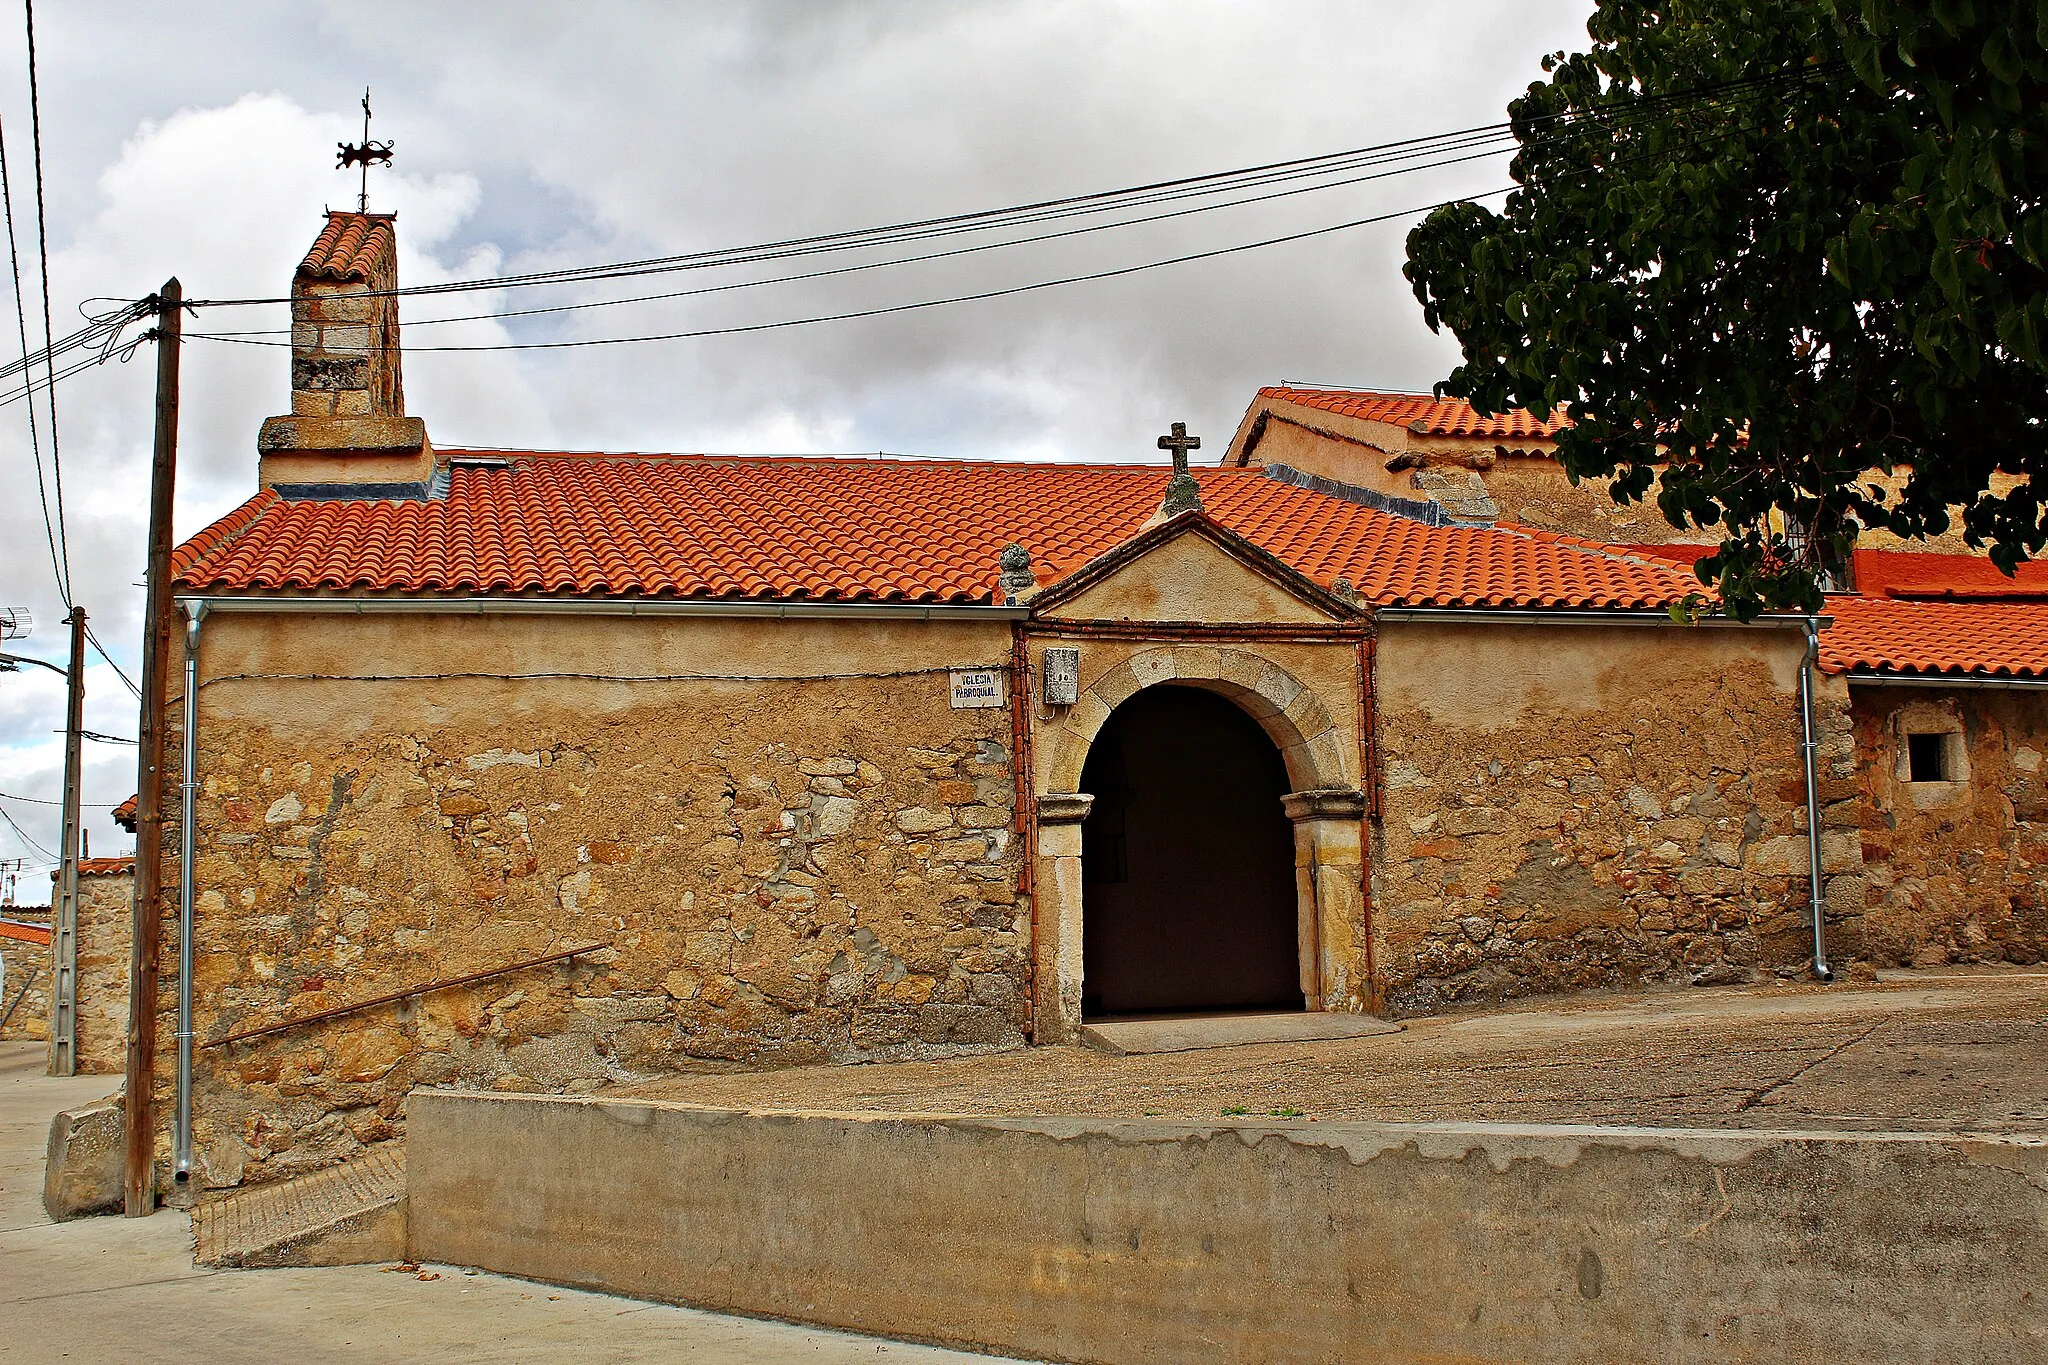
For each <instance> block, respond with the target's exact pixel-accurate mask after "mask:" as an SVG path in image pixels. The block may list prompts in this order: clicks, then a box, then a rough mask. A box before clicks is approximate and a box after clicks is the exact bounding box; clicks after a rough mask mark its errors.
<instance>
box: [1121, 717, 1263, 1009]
mask: <svg viewBox="0 0 2048 1365" xmlns="http://www.w3.org/2000/svg"><path fill="white" fill-rule="evenodd" d="M1287 789H1288V782H1287V765H1286V764H1285V762H1283V761H1282V759H1281V757H1280V751H1279V750H1278V749H1277V748H1275V747H1274V745H1273V741H1272V740H1270V739H1268V738H1267V737H1266V732H1265V731H1263V730H1261V729H1260V728H1259V725H1258V722H1256V721H1254V720H1253V719H1252V718H1251V717H1250V716H1248V715H1246V714H1245V713H1244V712H1243V711H1241V710H1239V709H1238V708H1237V707H1236V706H1234V705H1232V704H1231V703H1230V702H1229V701H1227V700H1225V699H1224V698H1222V697H1220V696H1217V695H1216V694H1215V693H1213V692H1205V691H1203V690H1201V689H1200V688H1194V687H1175V686H1171V685H1166V686H1159V687H1148V688H1146V689H1145V690H1144V691H1142V692H1139V693H1138V694H1137V695H1136V696H1133V697H1132V698H1131V699H1130V700H1129V701H1126V702H1125V703H1124V704H1123V705H1122V706H1120V707H1118V708H1117V709H1116V712H1115V714H1113V715H1111V716H1110V718H1109V721H1108V723H1106V724H1105V725H1104V726H1103V727H1102V731H1101V733H1100V734H1098V735H1097V736H1096V737H1095V743H1094V745H1093V746H1092V747H1091V748H1090V749H1089V751H1088V762H1087V764H1086V765H1085V766H1084V767H1083V769H1082V772H1081V790H1082V791H1084V792H1089V793H1092V794H1093V795H1094V797H1095V804H1094V806H1093V807H1092V808H1091V809H1090V811H1089V813H1088V820H1087V823H1085V824H1084V825H1082V827H1081V881H1082V888H1083V890H1082V911H1081V970H1082V986H1081V1012H1082V1014H1084V1015H1086V1016H1088V1017H1091V1018H1100V1017H1102V1016H1104V1015H1115V1014H1164V1013H1175V1012H1192V1011H1204V1010H1253V1009H1267V1010H1271V1009H1296V1010H1298V1009H1301V1008H1302V1007H1303V1003H1302V995H1301V972H1300V966H1299V958H1298V951H1299V950H1298V944H1297V930H1296V908H1295V889H1294V830H1293V827H1292V825H1290V824H1289V823H1288V820H1287V815H1286V812H1285V811H1283V810H1282V809H1281V806H1280V798H1281V797H1282V796H1284V795H1285V794H1286V792H1287Z"/></svg>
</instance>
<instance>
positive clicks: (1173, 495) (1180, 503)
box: [1159, 422, 1202, 518]
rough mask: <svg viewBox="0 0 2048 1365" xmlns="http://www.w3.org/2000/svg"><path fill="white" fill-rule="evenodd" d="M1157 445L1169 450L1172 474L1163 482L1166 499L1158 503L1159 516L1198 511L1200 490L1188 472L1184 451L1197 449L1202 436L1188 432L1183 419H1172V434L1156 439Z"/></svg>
mask: <svg viewBox="0 0 2048 1365" xmlns="http://www.w3.org/2000/svg"><path fill="white" fill-rule="evenodd" d="M1159 448H1160V449H1161V450H1170V451H1172V452H1173V477H1172V478H1171V479H1168V480H1167V481H1166V501H1164V502H1162V503H1160V504H1159V515H1160V517H1162V518H1165V517H1177V516H1179V515H1180V514H1181V513H1183V512H1199V511H1201V510H1202V489H1201V485H1199V484H1197V483H1196V482H1195V476H1194V475H1192V474H1190V473H1188V452H1189V451H1190V450H1200V449H1201V448H1202V438H1201V437H1199V436H1190V435H1188V424H1187V423H1186V422H1175V423H1174V424H1173V431H1172V433H1171V434H1169V435H1166V436H1162V437H1160V438H1159Z"/></svg>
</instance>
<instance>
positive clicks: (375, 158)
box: [334, 85, 391, 213]
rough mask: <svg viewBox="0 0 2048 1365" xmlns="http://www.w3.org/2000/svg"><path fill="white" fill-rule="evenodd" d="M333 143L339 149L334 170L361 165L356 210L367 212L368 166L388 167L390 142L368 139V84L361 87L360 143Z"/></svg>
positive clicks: (368, 191) (368, 207) (368, 209)
mask: <svg viewBox="0 0 2048 1365" xmlns="http://www.w3.org/2000/svg"><path fill="white" fill-rule="evenodd" d="M334 145H335V146H336V147H337V148H338V149H339V150H338V151H337V152H336V153H335V157H334V168H335V169H336V170H338V171H345V170H347V169H348V168H349V167H351V166H361V167H362V168H363V180H362V188H361V190H360V191H359V192H358V193H357V194H356V212H357V213H368V212H369V211H370V167H371V166H385V167H388V166H390V165H391V144H390V143H389V142H372V141H370V87H369V86H367V85H366V86H364V87H363V141H362V145H361V146H354V145H351V144H349V143H346V142H337V143H335V144H334Z"/></svg>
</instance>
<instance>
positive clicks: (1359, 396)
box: [1259, 388, 1571, 440]
mask: <svg viewBox="0 0 2048 1365" xmlns="http://www.w3.org/2000/svg"><path fill="white" fill-rule="evenodd" d="M1259 397H1261V398H1273V399H1278V400H1280V401H1281V402H1284V403H1293V404H1295V405H1297V406H1299V407H1304V408H1315V409H1317V410H1319V411H1322V412H1333V413H1336V414H1337V415H1338V416H1340V417H1357V418H1360V419H1362V420H1364V421H1368V422H1386V423H1389V424H1391V425H1394V426H1399V427H1406V428H1407V429H1408V430H1409V431H1412V432H1414V433H1415V434H1416V435H1418V436H1485V437H1493V438H1506V439H1519V440H1528V439H1535V440H1548V439H1550V438H1551V437H1553V436H1555V435H1556V434H1557V433H1558V432H1560V431H1562V430H1564V429H1565V428H1566V427H1568V426H1570V425H1571V423H1570V422H1569V421H1567V420H1566V419H1565V418H1564V417H1562V416H1560V415H1553V416H1552V417H1551V419H1550V420H1549V421H1547V422H1539V421H1538V420H1536V418H1535V416H1534V415H1533V414H1531V413H1529V412H1526V411H1524V410H1523V409H1521V408H1516V409H1515V410H1514V411H1512V412H1507V413H1502V414H1501V415H1500V416H1498V417H1481V416H1480V415H1479V414H1478V412H1476V411H1474V409H1473V407H1472V405H1471V404H1470V403H1467V402H1465V401H1463V400H1462V399H1457V398H1432V397H1430V396H1428V395H1427V394H1415V393H1363V392H1359V391H1357V390H1353V389H1292V388H1271V389H1260V390H1259Z"/></svg>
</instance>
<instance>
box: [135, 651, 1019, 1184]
mask: <svg viewBox="0 0 2048 1365" xmlns="http://www.w3.org/2000/svg"><path fill="white" fill-rule="evenodd" d="M745 625H746V626H747V627H748V632H746V633H741V634H737V635H736V634H733V633H731V632H730V631H728V632H727V633H726V634H724V635H721V634H720V630H719V629H718V628H716V623H694V622H692V623H674V622H670V623H649V622H633V623H628V624H621V623H618V622H615V621H612V622H602V623H590V622H573V623H563V624H561V625H560V626H559V627H557V626H555V625H554V624H553V623H547V622H523V623H519V624H513V623H507V622H503V621H484V622H462V623H454V624H451V623H445V622H444V623H439V624H436V625H433V626H432V627H431V628H429V627H428V626H427V625H426V623H419V624H418V625H416V626H414V625H408V626H403V627H401V626H397V625H392V624H390V623H388V622H386V623H377V622H374V621H373V622H369V623H363V624H354V623H336V622H322V621H319V620H317V619H308V618H296V619H292V620H288V621H279V622H275V623H271V624H267V625H265V626H263V627H261V628H260V629H261V630H262V631H264V632H267V634H266V635H264V636H263V637H262V638H250V637H251V635H252V634H253V632H254V631H255V630H256V629H257V627H255V626H254V625H253V624H243V623H240V622H235V623H232V624H231V627H230V628H231V629H239V630H240V631H242V632H243V634H242V635H240V636H230V635H229V633H228V631H227V630H223V631H222V633H221V638H220V639H219V640H218V642H217V643H215V644H212V645H210V646H209V649H210V650H211V651H213V652H210V653H208V654H206V655H204V656H203V657H204V658H207V659H208V660H209V661H211V662H210V666H209V674H210V675H211V674H215V673H240V672H244V671H245V670H252V668H253V667H257V666H262V667H263V671H265V672H270V671H272V670H273V669H275V666H276V665H277V664H278V663H279V662H281V661H283V660H285V659H287V658H289V657H292V655H293V654H294V653H297V654H298V656H299V657H300V658H302V659H303V660H304V663H303V664H302V665H301V667H303V668H304V670H305V671H307V672H338V671H343V666H342V665H340V664H338V663H327V664H323V663H322V661H321V656H322V654H323V653H324V652H326V651H334V652H335V655H336V656H337V657H338V656H340V655H348V656H350V657H352V658H354V659H355V660H356V662H355V663H354V664H353V669H354V671H357V672H359V673H360V672H367V671H369V667H368V666H369V665H370V664H372V663H377V662H378V660H377V659H376V658H375V651H378V650H383V651H385V653H384V655H383V659H382V664H383V665H387V666H388V665H390V664H392V663H393V662H394V660H393V659H392V658H391V655H392V653H394V652H400V651H398V650H396V649H395V648H394V645H395V643H402V644H403V645H404V646H405V647H406V649H408V650H410V651H411V652H412V653H413V655H414V657H412V658H411V659H409V660H407V661H406V662H407V663H408V664H409V668H408V669H407V671H435V670H437V669H446V670H448V671H455V670H456V669H458V668H467V667H469V666H471V665H474V664H476V663H479V662H481V660H482V659H483V658H484V657H486V656H488V657H489V658H490V659H491V660H492V664H491V666H492V668H493V670H502V671H503V672H507V673H518V672H528V671H542V669H543V668H545V669H558V668H574V669H577V670H579V671H588V672H603V673H610V672H611V670H612V669H614V668H616V669H617V670H618V671H619V672H620V673H625V672H628V671H629V669H628V668H627V666H626V665H627V662H628V661H630V663H631V664H632V665H634V667H632V668H631V669H630V671H631V672H632V673H634V674H636V675H639V674H647V673H661V672H673V673H686V672H695V671H696V668H697V667H702V666H703V665H704V663H705V662H707V661H715V662H718V663H721V664H722V665H723V667H722V668H721V669H720V671H721V672H730V673H755V672H759V673H761V674H764V675H766V674H769V673H770V672H771V671H772V670H771V669H770V667H768V666H767V665H768V664H770V663H772V662H774V660H770V659H764V658H762V657H761V655H762V653H763V651H764V649H767V648H772V649H773V651H774V653H775V655H776V656H778V657H779V659H780V661H781V665H782V667H781V672H783V673H785V674H786V673H788V672H791V671H794V670H793V669H791V667H790V665H791V663H792V662H794V663H796V664H797V666H798V667H800V668H802V669H804V670H805V671H816V672H820V673H830V672H839V671H852V668H853V666H854V665H859V664H862V663H863V662H864V661H865V663H866V665H867V667H869V668H873V669H875V671H877V672H883V673H888V672H891V671H892V670H889V669H888V668H887V665H888V663H890V662H894V663H895V664H897V665H898V666H899V668H901V667H902V666H903V665H904V664H905V663H906V662H909V663H911V664H915V662H916V659H915V658H914V657H913V658H910V659H909V660H906V655H915V654H916V653H917V651H916V650H915V649H912V648H910V647H908V646H907V645H906V644H905V643H904V642H902V641H898V640H896V639H894V638H893V637H891V636H889V635H888V634H887V632H883V631H879V630H875V631H868V632H865V633H862V634H859V635H846V634H843V633H842V634H840V635H836V636H835V635H834V634H833V633H832V630H831V629H828V628H827V627H824V626H811V625H808V624H798V625H790V624H785V623H759V622H748V623H745ZM764 627H766V629H765V630H764ZM837 629H838V630H840V631H841V632H844V631H845V630H846V629H847V628H845V627H839V628H837ZM776 630H779V631H780V634H775V633H774V632H775V631H776ZM351 632H354V635H353V638H351ZM436 632H440V633H441V638H440V639H439V640H438V641H437V640H436V639H435V633H436ZM604 632H610V633H609V634H607V633H604ZM926 633H927V634H928V635H935V634H938V632H936V631H934V630H933V629H932V628H926ZM988 635H989V638H988V639H982V638H981V637H980V636H968V637H962V638H957V639H951V640H942V642H941V643H942V645H943V646H944V647H945V648H947V649H951V650H952V651H953V652H955V653H959V654H961V655H962V658H961V660H960V661H961V662H962V663H971V662H981V661H986V660H1000V659H1002V658H1003V657H1004V656H1005V654H1006V652H1007V650H1006V646H1007V636H1008V632H1007V629H1006V628H1002V629H999V630H997V631H994V632H989V633H988ZM693 642H694V643H693ZM297 646H302V648H295V647H297ZM925 648H926V651H927V652H929V651H930V650H931V649H932V648H935V646H932V645H929V644H927V645H926V647H925ZM365 650H367V651H370V654H371V657H368V658H366V657H365V653H364V651H365ZM607 656H609V657H607ZM571 660H573V662H569V661H571ZM684 664H694V667H684V666H682V665H684ZM878 664H879V667H877V665H878ZM279 671H281V670H279ZM393 671H397V669H396V668H393ZM1010 724H1011V722H1010V713H1009V711H1008V709H1007V708H993V709H964V710H955V709H952V708H951V706H950V705H949V702H948V695H947V677H946V673H945V670H944V669H943V668H937V669H932V668H926V669H922V670H919V669H916V668H914V667H913V668H910V669H908V670H906V671H904V672H903V673H902V675H901V676H879V677H821V678H804V679H791V678H786V677H784V678H781V679H779V680H774V679H771V680H762V681H746V682H740V681H632V682H618V681H601V680H596V679H592V680H577V679H573V678H567V679H565V678H553V679H549V680H545V681H491V680H488V679H481V678H468V677H465V678H461V679H440V680H433V681H419V682H402V683H401V682H393V683H377V682H325V681H309V680H304V679H297V678H294V679H269V678H266V679H257V678H250V677H247V676H242V677H231V678H223V679H221V680H219V681H217V682H212V683H209V684H207V691H206V693H205V694H204V695H203V696H202V704H201V719H200V752H199V756H198V770H199V775H200V779H201V783H202V790H201V792H200V796H199V800H198V820H199V832H198V849H199V854H198V862H197V866H196V880H197V885H198V888H199V894H198V898H197V923H198V931H197V932H198V965H197V972H196V976H195V983H194V984H195V990H196V992H197V995H198V997H199V1000H200V1002H201V1003H200V1008H199V1010H198V1018H197V1021H196V1025H195V1027H196V1029H197V1032H198V1034H199V1037H200V1040H201V1042H202V1044H204V1043H205V1042H206V1041H207V1040H210V1039H217V1038H220V1037H222V1036H223V1035H225V1034H227V1033H230V1032H233V1031H235V1030H238V1029H246V1028H251V1027H257V1026H260V1025H263V1024H267V1023H270V1022H274V1021H279V1020H286V1019H293V1018H299V1017H303V1016H305V1015H308V1014H312V1013H314V1012H316V1011H319V1010H322V1009H328V1008H332V1007H335V1006H338V1005H343V1004H347V1003H350V1002H353V1001H358V1000H363V999H367V998H371V997H374V996H377V995H381V994H384V993H387V992H391V991H396V990H401V989H404V988H407V987H409V986H413V985H417V984H420V983H426V982H431V981H435V980H440V979H445V978H449V977H454V976H459V975H463V974H465V973H470V972H476V971H481V970H486V969H489V968H492V967H495V966H498V965H502V964H505V963H508V962H513V961H517V960H520V959H524V958H529V957H534V956H539V955H542V954H545V953H548V952H550V951H554V950H559V949H563V948H567V947H571V946H577V945H581V944H586V943H588V944H600V945H604V946H603V947H602V949H601V950H599V951H594V952H592V953H590V954H588V955H585V956H582V957H579V958H577V959H576V960H575V962H574V964H573V965H569V964H562V963H557V964H553V965H549V966H543V967H536V968H532V969H528V970H525V971H521V972H518V973H514V974H511V975H507V976H502V977H497V978H494V979H492V980H488V981H484V982H480V983H477V984H475V985H472V986H464V987H460V988H456V989H451V990H443V991H439V992H435V993H431V994H428V995H424V996H420V997H416V998H414V999H412V1000H409V1001H407V1002H405V1003H403V1004H400V1005H383V1006H378V1007H375V1008H372V1009H369V1010H365V1011H361V1012H357V1013H353V1014H349V1015H346V1016H344V1017H342V1018H338V1019H335V1020H333V1021H331V1022H327V1023H322V1024H317V1025H314V1026H311V1027H306V1028H297V1029H292V1030H290V1031H287V1032H284V1033H280V1034H276V1035H272V1036H268V1037H265V1038H260V1039H254V1040H251V1041H248V1042H243V1043H233V1044H229V1045H227V1046H225V1047H220V1048H206V1047H202V1050H201V1051H200V1052H199V1060H198V1064H197V1067H196V1071H197V1079H196V1093H195V1101H194V1109H195V1116H196V1117H195V1125H194V1129H195V1141H194V1145H195V1153H196V1156H197V1160H198V1162H199V1164H200V1167H201V1170H200V1172H199V1178H200V1179H201V1181H202V1183H204V1184H209V1185H223V1184H229V1183H234V1182H237V1181H241V1180H261V1179H270V1178H276V1177H281V1176H286V1175H290V1174H294V1173H296V1172H299V1171H302V1170H305V1169H309V1168H312V1167H315V1166H318V1165H321V1164H324V1163H326V1162H330V1161H333V1160H335V1159H338V1158H342V1157H346V1156H348V1155H350V1154H351V1153H353V1152H356V1151H358V1150H360V1149H361V1148H362V1147H363V1146H364V1145H365V1144H369V1143H375V1142H378V1141H382V1140H385V1139H388V1138H391V1137H394V1136H396V1135H398V1134H399V1133H400V1132H401V1131H402V1127H403V1120H404V1098H405V1095H406V1092H407V1091H408V1090H409V1089H410V1088H411V1087H412V1086H414V1085H419V1084H432V1085H457V1086H462V1087H470V1088H489V1089H496V1090H509V1091H530V1092H587V1091H592V1090H598V1089H602V1088H603V1087H605V1086H608V1085H610V1084H613V1083H615V1082H623V1081H629V1080H635V1079H640V1078H643V1077H646V1076H649V1075H654V1074H659V1073H662V1072H668V1071H675V1070H683V1069H691V1068H705V1067H753V1066H774V1065H790V1064H799V1063H815V1062H828V1061H832V1062H850V1061H861V1060H876V1059H885V1058H908V1057H922V1056H940V1055H951V1054H957V1053H961V1052H966V1051H974V1050H985V1049H991V1048H1006V1047H1015V1046H1019V1045H1021V1043H1022V1041H1023V1037H1024V1029H1025V1027H1026V1023H1027V1003H1026V1001H1027V991H1026V983H1027V980H1028V972H1029V962H1028V957H1029V954H1028V924H1029V907H1028V904H1027V903H1025V901H1024V900H1023V899H1022V898H1021V897H1020V895H1019V886H1018V866H1019V852H1018V847H1017V842H1016V841H1015V840H1014V839H1013V836H1012V832H1011V826H1012V822H1013V792H1014V775H1013V771H1012V768H1011V755H1010V751H1009V745H1010ZM173 734H174V735H175V731H174V732H173ZM169 766H170V768H171V770H172V771H173V772H175V763H173V764H171V765H169ZM171 809H172V810H173V811H175V809H176V808H175V805H173V806H172V807H171ZM165 911H166V913H167V915H174V912H175V905H174V903H171V904H167V905H166V906H165ZM164 945H165V948H164V952H165V955H166V957H167V958H168V959H170V961H171V962H174V961H175V958H174V956H173V955H174V954H175V951H176V928H175V921H174V919H172V920H169V921H167V923H166V926H165V934H164ZM173 975H174V974H173ZM174 995H175V985H174V980H167V982H166V984H165V987H164V993H163V1001H164V1011H165V1017H164V1022H163V1023H162V1024H161V1025H160V1037H161V1038H162V1039H163V1040H164V1046H165V1053H164V1056H163V1058H162V1060H161V1061H160V1064H159V1093H160V1096H161V1097H162V1098H161V1107H160V1110H159V1112H160V1113H162V1114H164V1115H165V1116H166V1117H167V1116H168V1112H169V1088H168V1079H169V1075H170V1065H169V1046H170V1040H171V1038H172V1036H173V1033H174V1026H173V1025H172V1023H171V1022H170V1009H171V1003H172V1001H173V999H174Z"/></svg>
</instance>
